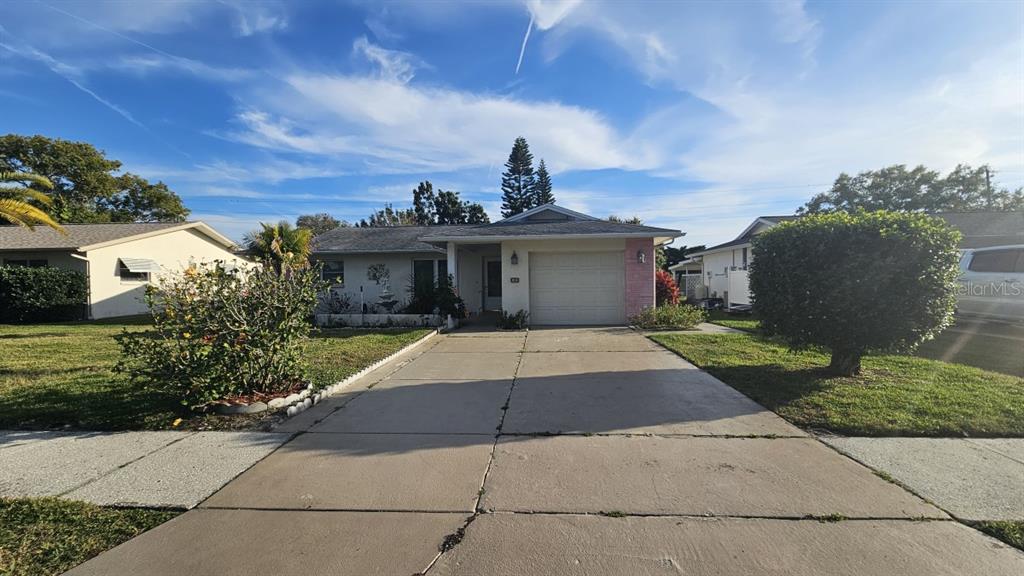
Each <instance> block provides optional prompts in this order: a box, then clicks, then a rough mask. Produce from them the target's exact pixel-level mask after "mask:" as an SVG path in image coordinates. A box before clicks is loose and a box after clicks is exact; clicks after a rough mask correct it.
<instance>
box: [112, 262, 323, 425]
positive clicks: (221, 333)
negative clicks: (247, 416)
mask: <svg viewBox="0 0 1024 576" xmlns="http://www.w3.org/2000/svg"><path fill="white" fill-rule="evenodd" d="M323 288H324V285H323V282H321V281H320V280H319V270H317V269H315V268H304V269H297V270H296V269H293V270H287V269H286V270H284V271H283V272H277V271H275V270H274V268H272V267H269V266H268V267H258V268H255V269H252V270H247V271H243V272H241V273H238V274H235V273H230V272H227V271H225V269H224V268H223V267H222V266H221V265H220V264H219V263H215V264H209V265H201V266H194V267H191V268H189V269H187V270H186V271H185V272H184V273H182V274H181V275H178V276H172V277H167V278H165V279H164V281H163V282H162V283H161V285H160V286H159V287H150V288H149V289H148V290H147V293H146V302H147V304H148V305H149V308H150V311H151V312H152V314H153V328H154V329H153V330H152V331H147V332H128V331H125V332H123V333H122V334H120V335H119V336H117V337H116V338H117V340H118V343H119V344H120V345H121V361H120V362H119V363H118V366H117V368H118V370H119V371H124V372H128V373H129V374H130V375H131V377H132V380H134V381H140V382H144V383H145V384H146V385H148V386H151V387H154V388H157V389H160V390H164V391H167V392H170V393H172V394H174V395H176V396H178V397H179V398H180V399H181V402H182V404H185V405H187V406H192V407H195V406H200V405H203V404H207V403H209V402H211V401H214V400H220V399H225V398H232V397H239V396H247V397H261V396H268V395H275V394H283V393H286V392H289V391H290V390H292V389H294V388H296V387H298V386H299V385H300V384H301V383H302V382H303V380H304V377H305V366H304V365H303V362H302V351H303V347H304V344H305V342H306V340H307V338H308V336H309V330H310V324H309V320H308V318H309V315H310V314H312V312H313V308H314V306H315V305H316V301H317V294H318V292H320V291H321V290H323Z"/></svg>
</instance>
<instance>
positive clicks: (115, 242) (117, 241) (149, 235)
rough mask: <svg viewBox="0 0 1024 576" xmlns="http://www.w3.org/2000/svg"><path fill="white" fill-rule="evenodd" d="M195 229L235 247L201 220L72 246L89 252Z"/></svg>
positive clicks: (226, 246)
mask: <svg viewBox="0 0 1024 576" xmlns="http://www.w3.org/2000/svg"><path fill="white" fill-rule="evenodd" d="M193 228H195V229H197V230H199V231H200V232H202V233H203V234H205V235H206V236H207V237H208V238H210V239H211V240H213V241H214V242H216V243H218V244H220V245H222V246H223V247H225V248H228V249H231V248H234V247H235V243H234V242H232V241H231V240H230V239H229V238H228V237H226V236H224V235H222V234H221V233H220V232H217V231H216V230H214V229H213V228H211V227H209V226H208V225H207V224H206V223H204V222H202V221H197V222H183V223H182V224H181V225H179V226H168V227H167V228H161V229H159V230H152V231H150V232H143V233H142V234H132V235H131V236H124V237H121V238H115V239H114V240H107V241H106V242H97V243H95V244H87V245H85V246H79V247H78V248H74V250H77V251H79V252H89V251H90V250H99V249H100V248H107V247H109V246H117V245H118V244H124V243H125V242H132V241H135V240H143V239H145V238H152V237H154V236H160V235H162V234H170V233H171V232H178V231H180V230H191V229H193Z"/></svg>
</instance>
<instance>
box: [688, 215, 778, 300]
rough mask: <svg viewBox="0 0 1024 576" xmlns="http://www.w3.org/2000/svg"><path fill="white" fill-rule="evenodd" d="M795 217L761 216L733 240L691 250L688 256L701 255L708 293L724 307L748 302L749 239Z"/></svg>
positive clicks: (693, 257) (750, 257) (695, 256)
mask: <svg viewBox="0 0 1024 576" xmlns="http://www.w3.org/2000/svg"><path fill="white" fill-rule="evenodd" d="M795 218H797V216H760V217H758V218H757V219H756V220H754V221H753V222H752V223H751V224H750V226H747V228H746V229H745V230H743V232H740V235H739V236H737V237H736V239H735V240H731V241H729V242H726V243H724V244H719V245H718V246H712V247H710V248H708V249H706V250H704V251H702V252H694V253H693V254H691V255H690V258H691V259H695V258H700V259H701V265H702V268H703V273H704V278H703V279H704V287H705V290H706V294H707V297H708V298H721V299H722V300H724V301H725V306H726V308H730V307H733V306H746V305H749V304H750V289H749V288H748V283H747V267H748V266H749V265H750V262H751V259H752V256H751V253H750V241H751V239H752V238H753V237H754V236H756V235H758V234H760V233H761V232H764V231H765V230H767V229H769V228H771V227H773V226H775V225H777V224H779V223H780V222H785V221H787V220H793V219H795Z"/></svg>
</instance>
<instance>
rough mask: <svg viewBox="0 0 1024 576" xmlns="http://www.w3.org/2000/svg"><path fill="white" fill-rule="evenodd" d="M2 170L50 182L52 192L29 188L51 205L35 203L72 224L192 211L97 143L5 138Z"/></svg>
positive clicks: (1, 139) (153, 218) (177, 216)
mask: <svg viewBox="0 0 1024 576" xmlns="http://www.w3.org/2000/svg"><path fill="white" fill-rule="evenodd" d="M0 171H2V172H27V173H33V174H38V175H40V176H43V177H45V178H47V179H48V180H49V181H50V182H51V183H52V184H53V187H52V188H47V187H45V186H40V185H38V184H35V183H32V184H29V187H30V188H31V189H32V190H35V191H37V192H40V193H42V194H45V195H46V196H48V197H49V199H50V202H44V201H41V200H40V199H38V198H36V199H33V200H31V203H32V205H34V206H36V207H37V208H38V209H40V210H42V211H44V212H45V213H46V214H48V215H49V216H50V217H52V219H53V220H55V221H56V222H60V223H69V222H180V221H182V220H184V219H185V218H186V217H187V216H188V214H189V210H188V209H187V208H185V206H184V205H183V204H182V202H181V198H180V197H178V195H177V194H175V193H174V192H173V191H171V190H170V189H169V188H168V187H167V185H165V184H164V183H163V182H157V183H155V184H153V183H151V182H149V181H148V180H146V179H145V178H142V177H141V176H138V175H135V174H132V173H130V172H123V173H122V172H121V162H119V161H117V160H112V159H109V158H107V157H106V156H105V155H104V153H103V152H102V151H100V150H97V149H96V148H95V147H94V146H93V145H92V144H88V143H86V142H72V141H69V140H61V139H59V138H47V137H45V136H21V135H18V134H7V135H4V136H0Z"/></svg>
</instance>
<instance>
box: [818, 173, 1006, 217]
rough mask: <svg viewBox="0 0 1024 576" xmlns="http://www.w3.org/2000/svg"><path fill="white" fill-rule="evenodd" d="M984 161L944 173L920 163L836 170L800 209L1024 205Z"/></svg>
mask: <svg viewBox="0 0 1024 576" xmlns="http://www.w3.org/2000/svg"><path fill="white" fill-rule="evenodd" d="M992 175H993V171H992V170H991V169H990V168H989V167H988V166H987V165H985V166H980V167H978V168H972V167H971V166H968V165H966V164H960V165H958V166H957V167H956V168H954V169H953V171H952V172H950V173H949V174H947V175H946V176H945V177H942V175H941V174H940V173H939V172H937V171H934V170H929V169H927V168H925V167H924V166H918V167H916V168H913V169H909V170H908V169H907V167H906V166H905V165H903V164H898V165H895V166H889V167H886V168H882V169H881V170H869V171H867V172H861V173H860V174H857V175H856V176H850V175H848V174H846V173H843V174H840V175H839V177H838V178H836V181H835V183H833V184H832V188H831V189H830V190H829V191H828V192H823V193H821V194H818V195H816V196H814V197H813V198H811V200H810V201H809V202H807V204H805V205H804V206H803V207H801V208H800V209H799V210H798V213H799V214H820V213H828V212H855V211H857V210H868V211H873V210H893V211H897V212H927V213H936V212H977V211H1010V210H1024V189H1021V188H1018V189H1016V190H1012V191H1011V190H1009V189H1006V188H1000V187H998V186H995V185H993V184H992Z"/></svg>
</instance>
